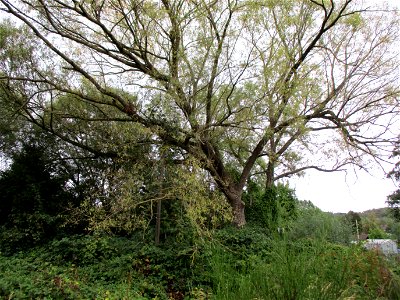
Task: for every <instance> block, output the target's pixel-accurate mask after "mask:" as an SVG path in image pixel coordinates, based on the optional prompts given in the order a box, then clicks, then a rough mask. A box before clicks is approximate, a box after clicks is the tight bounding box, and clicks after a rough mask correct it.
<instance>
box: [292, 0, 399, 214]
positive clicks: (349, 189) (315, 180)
mask: <svg viewBox="0 0 400 300" xmlns="http://www.w3.org/2000/svg"><path fill="white" fill-rule="evenodd" d="M366 2H369V3H383V2H387V3H390V4H391V5H394V6H397V7H399V8H400V0H389V1H383V0H368V1H366ZM398 131H399V134H400V128H399V129H398ZM391 169H393V165H389V164H388V165H386V166H385V171H386V172H388V171H390V170H391ZM369 173H370V174H368V173H367V172H365V171H359V172H354V171H353V170H348V171H347V173H345V172H337V173H322V172H318V171H314V170H311V171H308V172H306V174H305V176H303V177H302V178H292V179H290V180H289V185H290V187H291V188H294V189H295V190H296V195H297V197H298V198H299V199H300V200H310V201H311V202H312V203H313V204H314V205H316V206H317V207H319V208H320V209H322V210H323V211H328V212H343V213H346V212H348V211H350V210H352V211H356V212H363V211H366V210H369V209H373V208H381V207H386V206H387V204H386V202H385V201H386V200H387V196H388V195H390V194H391V193H392V192H394V191H395V190H396V189H397V188H398V183H396V182H393V181H392V180H391V179H388V178H386V176H385V172H384V171H383V170H382V169H379V168H376V169H371V170H369Z"/></svg>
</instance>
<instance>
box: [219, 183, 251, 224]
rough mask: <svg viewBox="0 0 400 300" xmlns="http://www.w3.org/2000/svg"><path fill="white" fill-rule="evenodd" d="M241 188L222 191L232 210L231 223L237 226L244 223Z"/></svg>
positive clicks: (243, 204)
mask: <svg viewBox="0 0 400 300" xmlns="http://www.w3.org/2000/svg"><path fill="white" fill-rule="evenodd" d="M242 193H243V191H242V190H238V189H232V188H230V189H228V190H226V191H224V194H225V195H226V197H227V199H228V201H229V203H230V205H231V207H232V212H233V220H232V224H233V225H234V226H236V227H238V228H240V227H243V226H244V225H246V216H245V213H244V212H245V203H244V202H243V200H242Z"/></svg>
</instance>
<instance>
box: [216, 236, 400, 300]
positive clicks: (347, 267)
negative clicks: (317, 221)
mask: <svg viewBox="0 0 400 300" xmlns="http://www.w3.org/2000/svg"><path fill="white" fill-rule="evenodd" d="M271 246H272V247H270V252H269V256H268V257H267V258H266V259H260V258H259V257H250V258H249V259H248V260H247V261H248V264H247V268H242V269H237V268H235V267H234V266H235V255H234V253H232V252H230V251H229V250H227V249H224V248H222V247H220V246H217V245H215V246H214V248H213V255H212V256H211V257H210V260H211V262H210V265H211V266H212V276H213V290H214V292H215V298H214V299H346V298H353V297H354V298H355V299H376V298H379V297H382V298H383V299H394V298H397V297H398V296H399V295H400V290H399V289H398V286H396V284H398V282H397V281H396V279H395V277H394V275H393V274H391V272H390V270H389V269H388V266H387V263H386V262H385V260H384V258H383V257H381V256H380V255H379V254H377V253H375V252H366V251H364V250H362V249H361V248H359V247H351V248H348V247H339V246H335V245H332V244H329V243H319V242H317V243H315V242H313V241H311V240H310V241H308V242H306V243H304V242H303V243H302V242H296V243H292V242H288V241H285V240H281V241H273V242H272V244H271ZM393 297H394V298H393Z"/></svg>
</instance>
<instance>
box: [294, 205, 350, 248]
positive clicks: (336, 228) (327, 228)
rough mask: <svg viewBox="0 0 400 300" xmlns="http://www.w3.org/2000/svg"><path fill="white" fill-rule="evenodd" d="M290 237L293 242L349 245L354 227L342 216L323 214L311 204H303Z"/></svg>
mask: <svg viewBox="0 0 400 300" xmlns="http://www.w3.org/2000/svg"><path fill="white" fill-rule="evenodd" d="M289 236H290V237H291V239H293V240H295V239H298V238H311V239H316V240H325V241H329V242H332V243H340V244H348V243H349V242H350V241H351V239H352V225H351V223H349V222H348V221H347V220H346V219H345V218H344V217H342V216H335V215H333V214H331V213H326V212H323V211H321V210H320V209H319V208H317V207H315V206H313V205H310V204H309V203H304V202H302V203H301V204H300V207H299V214H298V218H297V219H296V220H295V221H294V222H293V223H292V229H291V230H290V232H289Z"/></svg>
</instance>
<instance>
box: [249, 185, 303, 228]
mask: <svg viewBox="0 0 400 300" xmlns="http://www.w3.org/2000/svg"><path fill="white" fill-rule="evenodd" d="M243 198H244V201H245V203H246V211H245V213H246V220H247V221H248V222H250V223H253V224H257V225H260V226H262V227H265V228H268V229H269V230H270V231H271V232H277V230H278V229H280V230H284V229H287V228H289V227H290V224H291V222H292V221H293V220H294V219H295V218H296V217H297V202H298V199H297V197H296V195H295V192H294V190H292V189H290V188H289V187H288V186H287V185H284V184H278V185H277V186H272V187H268V188H267V189H266V190H265V191H263V189H262V188H261V187H260V185H258V184H256V183H254V182H251V181H250V183H249V186H248V191H247V192H246V193H245V195H244V196H243Z"/></svg>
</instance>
